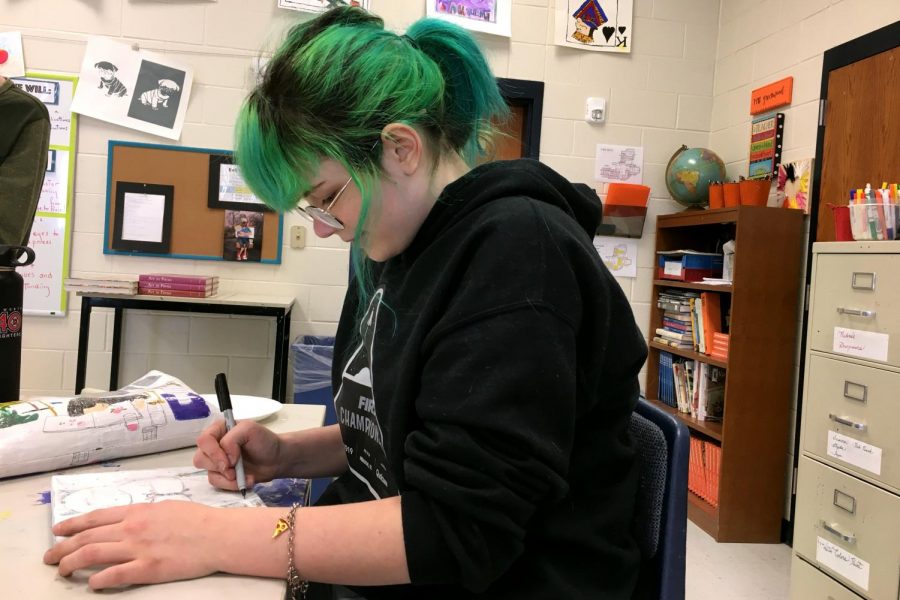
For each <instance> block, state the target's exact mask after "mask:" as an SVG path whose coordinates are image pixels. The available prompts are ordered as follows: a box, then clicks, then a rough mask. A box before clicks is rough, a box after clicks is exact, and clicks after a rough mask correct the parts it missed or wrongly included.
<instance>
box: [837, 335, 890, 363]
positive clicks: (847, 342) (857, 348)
mask: <svg viewBox="0 0 900 600" xmlns="http://www.w3.org/2000/svg"><path fill="white" fill-rule="evenodd" d="M890 339H891V336H889V335H888V334H886V333H875V332H873V331H864V330H862V329H848V328H846V327H835V328H834V339H833V341H832V345H831V350H832V352H837V353H838V354H846V355H848V356H858V357H859V358H868V359H870V360H880V361H884V362H887V359H888V342H889V341H890Z"/></svg>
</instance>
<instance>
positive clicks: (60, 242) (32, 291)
mask: <svg viewBox="0 0 900 600" xmlns="http://www.w3.org/2000/svg"><path fill="white" fill-rule="evenodd" d="M65 239H66V219H65V217H37V218H36V219H35V220H34V225H33V226H32V228H31V237H30V238H29V239H28V245H29V246H30V247H31V248H33V249H34V254H35V259H34V263H33V264H31V265H29V266H27V267H21V268H19V269H18V272H19V274H20V275H22V279H24V280H25V302H24V307H23V308H24V309H25V311H26V313H39V314H54V313H55V312H57V311H59V310H60V309H59V297H60V295H61V294H62V280H63V277H62V275H61V274H62V266H63V251H64V247H65Z"/></svg>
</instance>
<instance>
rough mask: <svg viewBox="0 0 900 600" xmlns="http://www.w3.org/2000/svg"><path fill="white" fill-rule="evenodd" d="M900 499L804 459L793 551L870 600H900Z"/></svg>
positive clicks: (801, 464)
mask: <svg viewBox="0 0 900 600" xmlns="http://www.w3.org/2000/svg"><path fill="white" fill-rule="evenodd" d="M898 515H900V498H898V497H897V496H895V495H893V494H890V493H888V492H885V491H884V490H882V489H879V488H877V487H875V486H873V485H870V484H868V483H866V482H864V481H861V480H859V479H856V478H855V477H853V476H851V475H848V474H846V473H842V472H840V471H838V470H836V469H833V468H831V467H829V466H827V465H823V464H821V463H819V462H816V461H814V460H813V459H811V458H808V457H806V456H802V457H800V473H799V476H798V479H797V511H796V518H795V520H794V551H795V552H796V553H797V554H799V555H800V556H802V557H803V558H805V559H806V560H808V561H809V562H811V563H813V564H815V565H817V566H818V567H819V568H820V569H821V570H823V571H825V572H826V573H828V574H829V575H831V576H832V577H833V578H835V579H836V580H838V581H839V582H841V583H843V584H844V585H846V586H847V587H849V588H850V589H852V590H853V591H855V592H856V593H858V594H860V595H861V596H863V597H865V598H870V599H873V600H882V599H886V598H897V594H898V589H900V585H898V583H900V582H898V580H900V577H898V573H900V519H898V518H897V516H898Z"/></svg>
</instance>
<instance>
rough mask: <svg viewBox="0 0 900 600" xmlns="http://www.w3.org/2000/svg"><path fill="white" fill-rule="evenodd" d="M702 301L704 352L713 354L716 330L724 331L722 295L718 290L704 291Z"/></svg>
mask: <svg viewBox="0 0 900 600" xmlns="http://www.w3.org/2000/svg"><path fill="white" fill-rule="evenodd" d="M700 302H701V304H702V313H701V319H702V321H703V324H702V329H703V348H704V349H703V352H704V353H705V354H712V349H713V336H714V335H715V333H716V332H721V331H722V305H721V297H720V296H719V294H718V293H716V292H703V293H702V294H700Z"/></svg>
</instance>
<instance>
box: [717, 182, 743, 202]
mask: <svg viewBox="0 0 900 600" xmlns="http://www.w3.org/2000/svg"><path fill="white" fill-rule="evenodd" d="M722 188H723V189H724V192H725V206H739V205H740V203H741V186H740V185H739V184H737V183H723V184H722Z"/></svg>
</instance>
